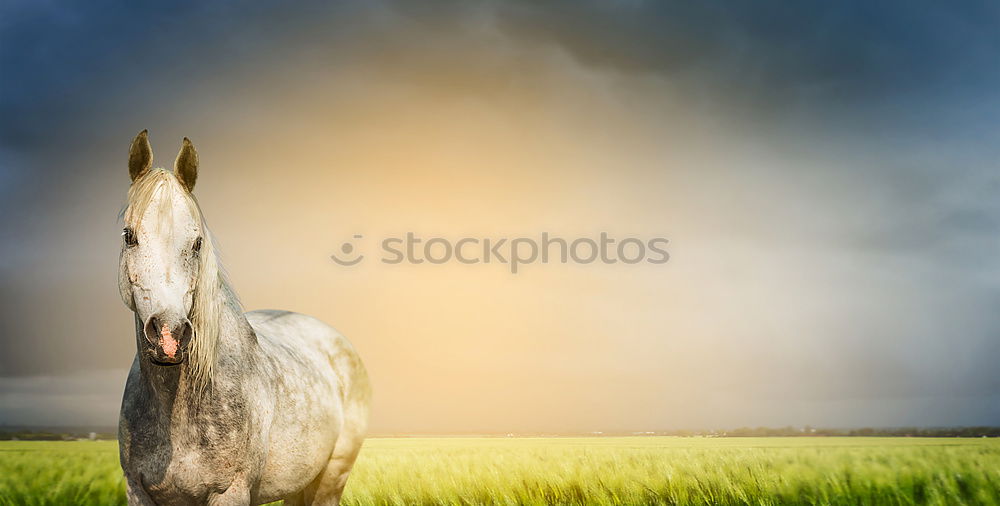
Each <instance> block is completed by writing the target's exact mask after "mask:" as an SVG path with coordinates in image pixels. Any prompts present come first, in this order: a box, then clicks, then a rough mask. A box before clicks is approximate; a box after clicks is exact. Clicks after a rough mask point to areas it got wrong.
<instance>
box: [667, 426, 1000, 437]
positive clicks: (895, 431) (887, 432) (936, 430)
mask: <svg viewBox="0 0 1000 506" xmlns="http://www.w3.org/2000/svg"><path fill="white" fill-rule="evenodd" d="M656 434H662V435H672V436H703V437H705V436H708V437H791V436H801V437H810V436H812V437H823V436H828V437H829V436H840V437H844V436H856V437H866V436H867V437H1000V427H882V428H872V427H865V428H861V429H828V428H814V427H810V426H808V425H807V426H805V427H801V428H796V427H791V426H788V427H779V428H773V427H755V428H750V427H740V428H737V429H732V430H713V431H683V430H681V431H667V432H657V433H656Z"/></svg>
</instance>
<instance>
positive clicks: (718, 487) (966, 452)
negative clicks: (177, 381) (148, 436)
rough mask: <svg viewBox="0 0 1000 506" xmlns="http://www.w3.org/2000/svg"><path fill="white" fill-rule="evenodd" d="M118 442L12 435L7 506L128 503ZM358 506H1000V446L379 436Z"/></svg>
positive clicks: (985, 442) (0, 475) (0, 486)
mask: <svg viewBox="0 0 1000 506" xmlns="http://www.w3.org/2000/svg"><path fill="white" fill-rule="evenodd" d="M124 499H125V494H124V490H123V481H122V478H121V472H120V470H119V468H118V456H117V449H116V446H115V443H113V442H89V441H80V442H2V443H0V504H4V505H6V504H29V505H55V504H60V505H63V504H98V505H100V504H123V503H124ZM344 503H345V504H347V505H359V506H360V505H407V506H409V505H430V504H448V505H479V504H484V505H520V504H529V505H547V504H579V505H591V504H595V505H646V504H725V505H730V504H754V505H769V504H835V505H864V504H893V505H911V504H939V505H952V504H1000V440H997V439H958V438H954V439H953V438H947V439H945V438H937V439H922V438H727V439H702V438H670V437H643V438H538V439H534V438H523V439H521V438H512V439H506V438H413V439H371V440H369V441H367V442H366V443H365V448H364V450H363V451H362V453H361V457H360V458H359V459H358V463H357V465H356V467H355V471H354V473H353V476H352V477H351V479H350V481H349V482H348V486H347V493H346V494H345V497H344Z"/></svg>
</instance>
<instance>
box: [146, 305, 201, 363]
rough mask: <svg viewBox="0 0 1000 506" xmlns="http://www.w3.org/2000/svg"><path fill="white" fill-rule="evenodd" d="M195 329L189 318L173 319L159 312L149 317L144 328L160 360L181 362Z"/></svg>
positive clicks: (154, 352)
mask: <svg viewBox="0 0 1000 506" xmlns="http://www.w3.org/2000/svg"><path fill="white" fill-rule="evenodd" d="M193 332H194V330H193V328H192V327H191V321H190V320H188V319H187V318H180V319H173V318H168V317H166V316H165V315H162V314H159V315H154V316H151V317H149V319H148V320H146V325H145V327H144V328H143V334H144V335H145V337H146V341H147V342H148V343H149V344H150V345H151V346H152V352H153V355H154V357H153V358H154V359H156V360H157V361H158V362H166V363H180V362H181V361H182V360H183V359H184V357H183V351H184V349H185V348H186V347H187V344H188V342H189V341H190V340H191V335H192V334H193Z"/></svg>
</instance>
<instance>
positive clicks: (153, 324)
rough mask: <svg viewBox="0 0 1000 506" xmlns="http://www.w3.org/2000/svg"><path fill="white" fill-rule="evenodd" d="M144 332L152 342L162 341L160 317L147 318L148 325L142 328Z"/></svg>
mask: <svg viewBox="0 0 1000 506" xmlns="http://www.w3.org/2000/svg"><path fill="white" fill-rule="evenodd" d="M142 332H143V334H144V335H145V336H146V340H147V341H149V343H150V344H157V343H159V342H160V319H159V318H157V317H155V316H151V317H149V319H148V320H146V326H145V327H143V329H142Z"/></svg>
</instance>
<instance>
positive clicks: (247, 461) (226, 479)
mask: <svg viewBox="0 0 1000 506" xmlns="http://www.w3.org/2000/svg"><path fill="white" fill-rule="evenodd" d="M152 161H153V155H152V150H151V149H150V146H149V139H148V137H147V133H146V131H145V130H144V131H142V132H141V133H140V134H139V135H138V136H137V137H136V138H135V140H134V141H133V142H132V147H131V150H130V152H129V162H128V166H129V174H130V175H131V177H132V186H131V187H130V188H129V192H128V207H126V209H125V211H124V219H125V229H124V231H123V234H122V235H123V237H124V241H123V245H122V252H121V271H120V281H119V285H120V288H121V295H122V299H123V300H124V301H125V305H127V306H128V307H129V309H131V310H132V311H133V312H134V313H135V344H136V356H135V360H134V361H133V363H132V370H131V371H130V372H129V376H128V382H127V384H126V385H125V395H124V398H123V399H122V409H121V418H120V422H119V427H118V441H119V443H120V457H121V465H122V469H123V470H124V471H125V478H126V483H127V488H128V501H129V504H143V505H145V504H213V505H222V504H240V505H249V504H261V503H266V502H270V501H276V500H279V499H284V500H285V501H286V504H338V503H339V502H340V496H341V494H342V493H343V491H344V485H345V484H346V482H347V476H348V473H349V472H350V470H351V466H352V465H353V464H354V460H355V458H356V457H357V455H358V452H359V451H360V449H361V444H362V441H363V439H364V433H365V429H366V426H367V421H368V404H369V399H370V397H371V393H370V387H369V383H368V377H367V374H366V372H365V368H364V366H363V365H362V363H361V359H360V358H358V355H357V353H356V352H355V351H354V348H353V347H352V346H351V344H350V343H349V342H348V341H347V339H345V338H344V337H343V336H341V335H340V334H339V333H337V331H336V330H334V329H333V328H331V327H329V326H327V325H326V324H324V323H323V322H320V321H319V320H316V319H314V318H311V317H308V316H305V315H301V314H296V313H291V312H288V311H253V312H249V313H246V314H244V313H243V312H242V310H241V308H240V304H239V302H238V301H237V299H236V296H235V294H234V293H233V291H232V290H231V289H230V287H229V285H228V284H227V282H226V279H225V277H224V275H223V274H222V269H221V268H220V267H219V264H218V260H217V258H216V255H215V252H214V248H213V247H212V239H211V236H210V235H209V234H208V230H207V229H206V228H205V221H204V219H203V218H202V215H201V211H200V210H199V208H198V204H197V202H196V201H195V199H194V197H193V196H192V194H191V190H192V188H194V183H195V179H196V178H197V170H198V155H197V153H196V152H195V150H194V147H193V146H192V145H191V142H190V141H188V139H186V138H185V139H184V144H183V146H182V147H181V151H180V154H178V156H177V161H176V163H175V165H174V171H173V172H170V171H167V170H164V169H154V168H152Z"/></svg>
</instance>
